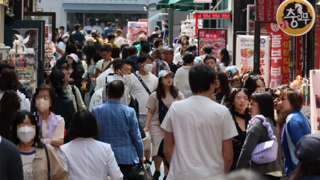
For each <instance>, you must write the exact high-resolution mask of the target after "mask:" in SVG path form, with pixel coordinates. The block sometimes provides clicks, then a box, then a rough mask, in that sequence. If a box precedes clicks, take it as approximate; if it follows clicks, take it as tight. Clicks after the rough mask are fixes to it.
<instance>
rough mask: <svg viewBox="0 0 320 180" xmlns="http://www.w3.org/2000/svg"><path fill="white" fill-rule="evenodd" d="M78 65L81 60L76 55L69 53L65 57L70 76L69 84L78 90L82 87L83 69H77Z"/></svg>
mask: <svg viewBox="0 0 320 180" xmlns="http://www.w3.org/2000/svg"><path fill="white" fill-rule="evenodd" d="M78 63H81V59H79V57H78V56H77V55H76V54H74V53H71V54H70V55H68V56H67V69H68V71H69V74H70V78H69V84H70V85H75V86H77V88H78V89H80V88H81V86H82V85H81V82H82V75H83V73H84V69H79V68H78Z"/></svg>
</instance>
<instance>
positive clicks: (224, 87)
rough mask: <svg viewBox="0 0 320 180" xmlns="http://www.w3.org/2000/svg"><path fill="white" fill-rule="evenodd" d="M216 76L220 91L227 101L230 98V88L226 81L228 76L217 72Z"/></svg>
mask: <svg viewBox="0 0 320 180" xmlns="http://www.w3.org/2000/svg"><path fill="white" fill-rule="evenodd" d="M217 76H218V78H219V82H220V87H221V91H222V92H223V93H224V94H225V95H226V99H229V96H230V91H231V90H230V86H229V81H228V76H227V74H226V73H225V72H221V71H219V72H217Z"/></svg>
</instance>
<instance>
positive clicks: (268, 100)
mask: <svg viewBox="0 0 320 180" xmlns="http://www.w3.org/2000/svg"><path fill="white" fill-rule="evenodd" d="M251 99H252V101H254V102H256V103H258V106H259V109H260V114H261V115H263V116H264V117H266V118H267V117H268V118H270V119H272V123H273V125H274V126H277V123H276V121H275V120H274V109H273V98H272V96H271V95H270V94H269V93H268V92H262V91H260V92H255V93H253V94H252V95H251Z"/></svg>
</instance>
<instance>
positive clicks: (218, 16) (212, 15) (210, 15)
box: [193, 13, 231, 19]
mask: <svg viewBox="0 0 320 180" xmlns="http://www.w3.org/2000/svg"><path fill="white" fill-rule="evenodd" d="M197 16H198V18H199V19H227V18H231V14H230V13H205V14H200V13H198V14H197V15H196V14H194V15H193V18H196V17H197Z"/></svg>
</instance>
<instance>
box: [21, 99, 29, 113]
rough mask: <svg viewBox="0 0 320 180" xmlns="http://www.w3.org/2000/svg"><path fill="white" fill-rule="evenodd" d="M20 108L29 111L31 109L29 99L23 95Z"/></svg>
mask: <svg viewBox="0 0 320 180" xmlns="http://www.w3.org/2000/svg"><path fill="white" fill-rule="evenodd" d="M20 109H21V110H25V111H29V112H30V110H31V106H30V100H29V99H28V98H26V97H24V98H23V99H22V101H21V108H20Z"/></svg>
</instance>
